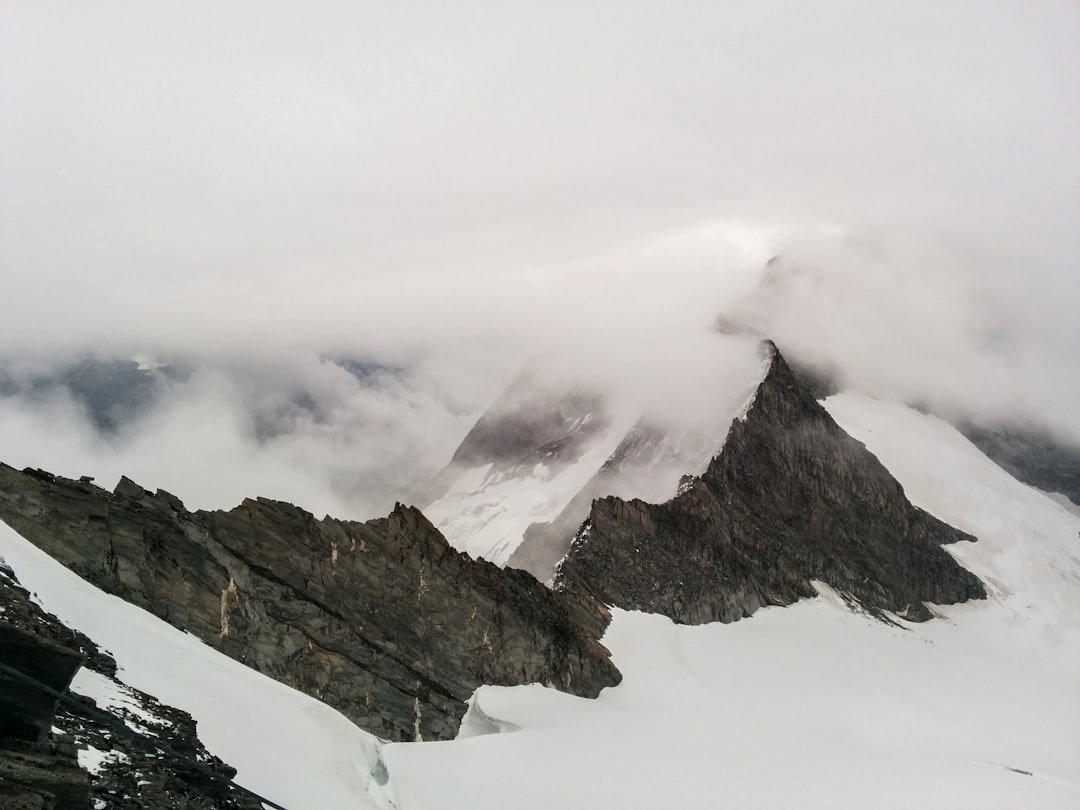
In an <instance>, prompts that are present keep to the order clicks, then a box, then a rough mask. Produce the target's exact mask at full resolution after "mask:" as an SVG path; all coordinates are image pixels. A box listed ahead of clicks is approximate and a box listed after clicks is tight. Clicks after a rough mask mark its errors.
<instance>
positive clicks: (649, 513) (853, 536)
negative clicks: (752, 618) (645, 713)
mask: <svg viewBox="0 0 1080 810" xmlns="http://www.w3.org/2000/svg"><path fill="white" fill-rule="evenodd" d="M769 346H770V349H771V351H772V353H773V360H772V364H771V366H770V369H769V372H768V374H767V375H766V377H765V380H764V381H763V382H762V384H761V386H760V387H759V388H758V391H757V394H756V397H755V399H754V403H753V405H752V406H751V407H750V409H749V412H748V413H747V415H746V417H745V418H744V419H738V420H736V421H735V422H734V423H733V424H732V426H731V430H730V432H729V434H728V437H727V440H726V442H725V443H724V447H723V449H722V451H721V452H720V454H719V455H718V456H717V457H716V458H715V459H713V461H712V463H711V464H710V465H709V467H708V469H707V470H706V471H705V473H704V475H702V476H701V477H700V478H698V479H694V480H692V481H690V482H688V483H687V484H686V485H685V486H683V487H682V488H681V491H680V494H679V495H677V496H676V497H675V498H673V499H672V500H670V501H668V502H666V503H663V504H659V505H655V504H649V503H645V502H643V501H640V500H632V501H624V500H620V499H618V498H603V499H601V500H598V501H596V502H595V503H594V504H593V507H592V511H591V513H590V515H589V518H588V520H587V521H586V523H585V524H584V526H583V527H582V529H581V531H580V532H579V533H578V536H577V537H576V538H575V540H574V543H573V545H572V547H571V550H570V552H569V553H568V554H567V556H566V558H565V559H564V560H563V562H562V564H561V566H560V569H559V572H558V574H557V575H556V579H555V584H556V588H557V589H558V590H562V591H564V592H567V593H572V594H576V595H578V596H579V597H580V596H582V595H585V594H592V595H593V596H594V597H595V598H596V599H597V600H598V601H599V602H601V603H603V604H606V605H613V606H617V607H620V608H626V609H631V610H644V611H649V612H655V613H662V614H665V615H667V616H669V617H671V618H672V619H674V620H675V621H678V622H683V623H687V624H700V623H704V622H710V621H723V622H730V621H735V620H737V619H740V618H743V617H745V616H749V615H751V614H752V613H753V612H754V611H756V610H757V609H758V608H760V607H762V606H763V605H787V604H791V603H792V602H794V601H796V600H797V599H800V598H804V597H811V596H814V595H815V594H816V591H815V589H814V587H813V584H812V582H813V581H814V580H820V581H822V582H824V583H826V584H828V585H830V586H831V587H833V588H834V589H836V590H837V591H839V592H841V593H842V594H846V595H848V596H850V597H851V598H852V599H854V600H855V601H856V602H857V603H858V604H859V605H861V606H862V607H864V608H865V609H866V610H868V611H870V612H872V613H876V614H878V615H881V614H882V613H883V612H884V611H891V612H895V613H897V614H899V615H900V616H902V617H904V618H906V619H909V620H912V621H923V620H925V619H928V618H930V617H931V615H932V614H931V612H930V610H929V609H928V607H927V606H926V603H927V602H932V603H939V604H947V603H952V602H959V601H965V600H967V599H977V598H984V597H985V595H986V594H985V590H984V588H983V586H982V583H981V582H980V581H979V580H978V578H977V577H976V576H975V575H974V574H972V573H970V572H969V571H967V570H966V569H964V568H962V567H961V566H960V565H959V564H958V563H957V562H956V561H955V560H954V559H953V558H952V557H951V556H950V555H949V554H948V553H947V552H945V551H944V550H943V549H942V548H941V547H940V546H941V545H942V544H947V543H954V542H957V541H961V540H963V541H974V540H975V538H974V537H972V536H970V535H967V534H965V533H963V532H960V531H958V530H956V529H954V528H953V527H951V526H949V525H947V524H945V523H943V522H941V521H940V520H937V519H936V518H934V517H933V516H931V515H929V514H928V513H926V512H924V511H923V510H921V509H918V508H917V507H915V506H913V505H912V504H911V503H910V502H909V501H908V499H907V497H906V496H905V495H904V491H903V488H902V487H901V486H900V484H899V483H898V482H897V481H896V480H895V479H894V478H893V477H892V476H891V475H890V474H889V472H888V471H887V470H886V469H885V467H884V466H883V465H882V464H881V463H880V462H879V461H878V460H877V458H876V457H875V456H874V455H873V454H872V453H870V451H868V450H867V449H866V447H865V446H864V445H863V444H862V443H860V442H858V441H857V440H855V439H854V438H852V437H851V436H849V435H848V434H847V433H845V432H844V431H843V430H842V429H841V428H840V427H839V426H838V425H837V424H836V422H834V421H833V419H832V417H830V416H829V414H828V413H827V412H826V411H825V410H824V408H822V407H821V406H820V405H819V404H818V403H817V402H816V401H815V400H814V398H813V396H812V395H811V393H810V392H809V391H808V390H807V389H806V388H805V387H804V386H803V385H802V384H801V383H800V382H799V380H798V379H797V378H796V377H795V375H794V374H793V373H792V371H791V369H790V368H789V367H788V365H787V363H786V362H785V361H784V359H783V357H782V356H781V355H780V353H779V352H778V351H776V348H775V346H772V345H771V344H769Z"/></svg>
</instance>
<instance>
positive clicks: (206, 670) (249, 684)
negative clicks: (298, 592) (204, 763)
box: [0, 523, 395, 810]
mask: <svg viewBox="0 0 1080 810" xmlns="http://www.w3.org/2000/svg"><path fill="white" fill-rule="evenodd" d="M0 556H2V557H3V558H5V559H6V561H7V564H8V565H10V566H11V567H12V568H13V569H14V570H15V573H16V575H17V576H18V578H19V580H20V582H21V583H22V584H23V586H24V587H25V588H27V589H28V590H30V591H31V592H33V593H35V594H36V598H37V599H38V601H39V602H40V604H41V605H42V606H43V607H44V608H45V609H46V610H48V611H50V612H51V613H54V614H56V615H57V616H58V617H59V618H60V620H61V621H63V622H64V623H65V624H67V625H68V626H70V627H73V628H75V629H78V630H81V631H82V632H84V633H86V634H87V635H88V636H90V638H92V639H93V640H94V641H95V642H97V644H98V645H100V646H101V647H102V648H103V649H106V650H108V651H109V652H110V653H112V654H113V655H114V657H115V658H116V661H117V663H118V664H119V667H120V670H119V671H118V673H117V677H118V678H119V679H120V680H121V681H123V682H124V683H126V684H129V685H130V686H133V687H135V688H137V689H141V690H142V691H144V692H147V693H149V694H151V695H154V696H155V697H157V698H158V699H159V700H161V701H163V702H165V703H168V704H170V705H173V706H176V707H178V708H181V709H184V710H186V711H187V712H189V713H190V714H191V715H192V716H193V717H194V718H195V720H196V721H197V722H198V731H199V738H200V739H201V740H202V741H203V743H204V744H205V745H206V747H207V749H209V750H210V751H211V753H214V754H216V755H218V756H219V757H221V758H222V759H223V760H225V761H226V762H227V763H229V764H230V765H232V766H233V767H235V768H236V769H237V771H238V773H237V776H236V781H237V782H238V783H239V784H241V785H243V786H244V787H247V788H249V789H251V790H254V791H255V792H257V793H259V794H260V795H262V796H265V797H266V798H268V799H271V800H273V801H274V802H277V803H278V804H281V805H283V806H284V807H287V808H289V810H304V808H308V810H323V809H324V808H340V809H341V810H345V809H346V808H349V809H350V810H355V808H371V809H372V810H374V809H376V808H377V809H378V810H387V808H392V807H394V806H395V805H394V803H393V801H392V800H391V798H390V795H389V793H388V792H387V789H386V788H385V786H384V785H383V784H380V783H381V782H385V778H384V777H385V774H384V770H383V768H384V766H383V763H382V759H381V750H382V743H381V742H380V741H379V740H378V739H376V738H375V737H373V736H372V735H370V734H367V733H366V732H363V731H361V730H360V729H358V728H357V727H356V726H354V725H353V724H352V723H350V722H349V721H348V720H346V719H345V718H344V717H343V716H342V715H340V714H338V713H337V712H336V711H334V710H333V709H331V708H329V707H328V706H325V705H323V704H322V703H319V702H318V701H316V700H314V699H312V698H309V697H307V696H306V695H303V694H301V693H300V692H297V691H295V690H293V689H290V688H288V687H286V686H283V685H282V684H279V683H277V682H276V681H273V680H271V679H270V678H267V677H265V676H263V675H260V674H259V673H257V672H255V671H254V670H252V669H248V668H247V667H245V666H244V665H242V664H240V663H238V662H236V661H233V660H232V659H230V658H227V657H225V656H224V655H222V654H221V653H218V652H217V651H215V650H212V649H211V648H209V647H207V646H206V645H205V644H203V643H202V642H200V641H198V640H197V639H196V638H194V637H193V636H189V635H187V634H185V633H182V632H180V631H179V630H176V629H174V628H173V627H171V626H170V625H168V624H166V623H165V622H163V621H161V620H159V619H157V618H156V617H154V616H152V615H150V614H149V613H146V612H145V611H143V610H142V609H140V608H137V607H134V606H132V605H129V604H128V603H126V602H124V601H122V600H120V599H117V598H116V597H113V596H109V595H108V594H105V593H103V592H101V591H99V590H98V589H97V588H95V587H93V586H92V585H90V584H88V583H86V582H84V581H83V580H81V579H79V578H78V577H77V576H75V575H74V574H72V573H71V572H70V571H68V570H67V569H66V568H64V567H63V566H62V565H60V564H59V563H57V562H56V561H55V560H53V559H52V558H50V557H48V556H47V555H46V554H45V553H44V552H42V551H40V550H39V549H37V548H36V547H35V546H33V545H31V544H30V543H29V542H27V541H26V540H24V539H23V538H22V537H20V536H19V535H18V534H17V533H16V532H15V531H14V530H13V529H11V528H10V527H8V526H7V525H6V524H4V523H0ZM105 683H106V684H107V683H108V682H105ZM76 685H77V687H78V688H79V689H80V691H82V692H83V693H84V694H89V695H90V696H92V697H94V698H96V699H98V700H99V702H100V703H101V704H102V705H105V706H109V705H112V704H113V703H115V702H117V701H118V700H120V699H121V697H122V696H117V695H116V694H115V693H114V692H115V690H113V691H110V690H109V689H108V688H106V686H103V685H102V679H100V678H96V677H95V676H94V674H93V673H80V674H79V675H78V676H76ZM84 759H85V762H84V764H91V765H92V764H95V762H96V760H94V759H93V754H92V753H88V754H85V755H83V756H81V757H80V762H83V761H84Z"/></svg>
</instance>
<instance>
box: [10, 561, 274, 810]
mask: <svg viewBox="0 0 1080 810" xmlns="http://www.w3.org/2000/svg"><path fill="white" fill-rule="evenodd" d="M0 663H2V664H3V665H4V666H3V668H2V670H0V807H4V808H12V809H13V810H16V809H18V808H40V809H41V810H86V808H87V807H91V806H92V807H95V808H99V810H108V809H109V808H116V810H121V808H124V809H125V810H126V808H131V807H140V808H145V810H166V808H168V809H169V810H172V808H177V810H179V808H194V807H203V808H210V807H213V808H220V810H254V809H255V808H260V807H262V803H261V802H259V801H257V800H256V799H255V798H254V797H253V796H250V795H248V794H247V793H245V792H243V791H242V790H238V789H237V788H236V787H235V786H233V785H232V784H230V780H231V778H232V777H233V776H235V774H236V771H235V769H233V768H231V767H229V766H228V765H226V764H225V763H223V762H222V761H221V760H220V759H217V758H216V757H214V756H212V755H210V754H209V753H208V752H207V751H206V749H205V748H204V747H203V745H202V743H201V742H200V741H199V739H198V735H197V733H196V725H195V721H194V720H192V718H191V716H190V715H189V714H187V713H186V712H183V711H180V710H179V709H175V708H172V707H170V706H165V705H163V704H161V703H160V702H158V701H157V700H155V699H154V698H152V697H151V696H149V695H146V694H144V693H142V692H139V691H138V690H135V689H132V688H131V687H129V686H127V685H125V684H122V683H120V682H119V681H118V680H116V678H115V673H116V662H115V661H114V660H113V659H112V657H110V656H109V655H108V654H107V653H104V652H102V651H101V650H99V649H98V648H97V646H96V645H95V644H94V643H93V642H92V641H91V640H90V639H89V638H87V637H86V636H85V635H83V634H81V633H78V632H76V631H74V630H71V629H70V628H68V627H67V626H65V625H64V624H63V623H61V622H60V620H59V619H57V618H56V617H55V616H53V615H52V614H50V613H46V612H45V611H44V610H42V609H41V607H39V606H38V605H37V604H36V603H34V602H33V601H32V600H31V599H30V595H29V594H28V593H27V592H26V590H25V589H23V588H22V587H21V586H20V585H19V583H18V581H17V580H16V579H15V574H14V572H12V571H10V570H6V569H4V568H0ZM84 666H85V667H86V668H87V669H89V670H91V671H93V672H95V673H97V675H98V676H99V677H100V678H101V679H102V680H107V681H108V682H109V689H110V690H112V691H114V692H115V693H116V694H122V695H123V696H124V703H125V705H126V706H128V707H129V708H128V709H127V710H125V714H124V715H120V714H112V713H106V711H105V707H99V706H97V705H96V704H95V702H94V701H93V700H92V699H91V698H89V697H87V696H85V695H81V694H79V693H78V691H77V690H76V689H73V688H72V687H71V681H72V678H73V676H74V675H75V674H76V672H78V670H79V669H80V667H84ZM16 673H18V674H16ZM21 676H28V677H29V678H31V679H33V682H31V681H29V680H26V679H24V678H23V677H21ZM41 686H44V687H46V688H48V689H49V690H51V691H53V692H58V693H63V694H64V695H65V698H66V699H65V700H64V701H63V702H61V701H60V700H59V699H58V698H57V697H55V696H54V695H52V694H49V693H47V692H46V691H44V690H43V689H42V688H41ZM114 711H115V709H114ZM135 712H137V714H136V713H135ZM91 752H92V756H91V755H90V754H91ZM84 755H86V756H85V761H86V762H87V767H86V768H83V767H80V764H79V760H80V757H82V756H84ZM91 763H92V764H91Z"/></svg>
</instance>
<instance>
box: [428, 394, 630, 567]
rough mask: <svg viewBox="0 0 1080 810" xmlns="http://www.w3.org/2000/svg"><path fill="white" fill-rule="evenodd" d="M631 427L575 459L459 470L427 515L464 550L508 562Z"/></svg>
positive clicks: (607, 433)
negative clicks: (528, 532) (535, 526)
mask: <svg viewBox="0 0 1080 810" xmlns="http://www.w3.org/2000/svg"><path fill="white" fill-rule="evenodd" d="M588 416H589V415H588V414H587V415H586V416H585V417H575V418H571V419H570V420H569V423H568V424H567V426H566V429H567V432H568V433H577V432H579V431H580V427H581V426H580V425H578V424H575V421H576V422H580V421H582V420H584V419H587V418H588ZM626 429H627V426H626V425H625V424H617V425H616V426H613V427H609V428H607V429H605V430H603V431H601V432H600V433H599V434H598V435H596V436H594V437H591V439H590V440H589V442H588V444H587V446H586V448H585V449H584V451H583V453H582V454H581V455H580V456H579V457H578V458H576V459H573V460H572V461H569V462H566V461H563V462H561V463H559V462H554V463H553V462H551V461H549V462H547V463H545V462H544V461H539V460H538V461H535V462H533V463H530V464H525V465H513V466H510V467H508V466H507V465H504V464H498V463H496V462H488V463H486V464H482V465H480V466H476V467H462V468H458V469H454V470H453V471H452V472H453V476H451V481H452V483H450V485H449V487H448V488H447V490H446V492H445V493H444V494H443V495H442V496H441V497H440V498H439V499H438V500H435V501H433V502H432V503H430V504H428V505H427V506H425V507H424V509H423V511H424V514H425V515H426V516H427V518H428V519H429V520H430V521H431V522H432V523H434V524H435V526H436V527H437V528H438V529H439V531H441V532H442V533H443V534H444V535H445V536H446V539H447V540H448V541H449V542H450V543H451V545H453V546H454V547H455V548H457V549H458V550H459V551H464V552H466V553H468V554H471V555H472V556H473V557H483V558H484V559H485V560H490V561H491V562H493V563H495V564H497V565H503V564H505V563H506V561H507V559H509V557H510V555H511V554H512V553H513V551H514V549H515V548H517V546H518V544H519V543H520V542H521V538H522V536H523V534H524V533H525V529H527V528H528V527H529V526H530V525H531V524H533V523H540V522H544V521H548V520H552V519H553V518H554V517H555V516H556V515H558V514H559V512H560V511H562V509H563V507H565V506H566V504H567V503H569V502H570V499H571V498H573V497H574V495H576V494H577V493H578V492H579V491H580V490H581V488H582V487H583V486H585V484H586V483H587V482H588V481H589V479H591V478H592V477H593V476H594V475H595V474H596V472H597V471H598V470H599V469H600V467H601V465H602V464H603V463H604V462H605V461H606V460H607V459H608V457H609V456H610V455H611V454H612V452H614V450H615V448H616V447H617V446H618V443H619V440H620V439H621V438H622V435H623V433H625V431H626Z"/></svg>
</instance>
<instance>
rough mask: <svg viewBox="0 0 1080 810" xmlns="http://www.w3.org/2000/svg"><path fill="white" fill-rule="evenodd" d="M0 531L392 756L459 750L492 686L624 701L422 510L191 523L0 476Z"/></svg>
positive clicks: (265, 503) (147, 501) (514, 588)
mask: <svg viewBox="0 0 1080 810" xmlns="http://www.w3.org/2000/svg"><path fill="white" fill-rule="evenodd" d="M0 518H2V519H3V520H5V521H6V522H7V523H9V524H10V525H11V526H12V527H13V528H15V529H16V530H17V531H19V532H20V533H21V534H22V535H23V536H24V537H26V538H27V539H29V540H30V541H31V542H33V543H35V544H36V545H38V546H40V547H41V548H42V549H44V550H45V551H46V552H47V553H49V554H50V555H52V556H53V557H54V558H55V559H57V560H59V561H60V562H61V563H63V564H64V565H66V566H67V567H69V568H70V569H72V570H73V571H74V572H75V573H77V574H79V575H80V576H82V577H83V578H85V579H87V580H89V581H90V582H92V583H94V584H95V585H97V586H98V587H100V588H102V589H103V590H105V591H107V592H109V593H113V594H116V595H117V596H120V597H122V598H124V599H126V600H127V601H129V602H132V603H133V604H136V605H138V606H140V607H142V608H144V609H146V610H148V611H150V612H151V613H154V614H155V615H157V616H159V617H160V618H162V619H164V620H166V621H168V622H169V623H170V624H172V625H174V626H176V627H178V628H180V629H182V630H187V631H188V632H191V633H192V634H194V635H195V636H197V637H199V638H200V639H202V640H203V641H205V642H206V643H208V644H210V645H211V646H213V647H215V648H217V649H219V650H221V651H222V652H224V653H226V654H227V655H230V656H231V657H233V658H235V659H237V660H239V661H241V662H243V663H245V664H247V665H249V666H251V667H253V668H255V669H257V670H258V671H260V672H263V673H265V674H267V675H269V676H271V677H273V678H276V679H277V680H280V681H283V682H284V683H287V684H289V685H290V686H293V687H295V688H297V689H300V690H301V691H304V692H306V693H307V694H309V695H312V696H314V697H317V698H319V699H321V700H323V701H324V702H326V703H328V704H329V705H331V706H333V707H334V708H336V709H338V710H339V711H341V712H342V713H343V714H345V715H346V716H347V717H349V718H350V719H352V720H353V721H354V722H356V723H357V725H359V726H361V727H362V728H365V729H368V730H370V731H372V732H373V733H375V734H377V735H379V736H381V737H384V738H388V739H393V740H411V739H415V738H417V737H423V738H425V739H432V738H434V739H446V738H449V737H453V736H454V734H455V733H456V731H457V726H458V722H459V721H460V718H461V716H462V715H463V714H464V711H465V708H466V707H465V703H464V701H465V700H467V699H468V698H469V696H470V695H471V694H472V692H473V690H474V689H475V688H476V687H477V686H479V685H481V684H483V683H491V684H506V685H510V684H519V683H530V682H534V681H538V682H541V683H544V684H548V685H551V686H554V687H557V688H559V689H562V690H565V691H569V692H572V693H574V694H577V695H584V696H595V695H597V694H598V693H599V692H600V690H601V689H602V688H603V687H605V686H609V685H613V684H615V683H618V681H619V680H620V675H619V673H618V671H617V670H616V669H615V667H614V666H613V665H612V664H611V662H610V658H609V653H608V651H607V650H606V649H605V648H604V647H602V646H601V645H600V644H599V642H598V641H597V639H598V638H599V633H596V634H590V633H588V632H586V631H585V630H583V629H582V627H580V626H579V625H578V624H576V623H575V621H574V619H573V618H572V616H578V615H581V616H589V617H590V622H591V624H590V626H591V627H598V628H600V632H602V629H603V628H604V627H606V624H607V622H608V620H609V617H608V615H607V612H606V610H604V609H603V608H600V607H582V606H580V605H575V604H572V596H571V595H568V594H553V593H552V592H550V591H548V590H547V589H546V588H544V587H543V586H542V585H541V584H540V583H539V582H537V581H536V580H535V579H533V578H532V577H530V576H529V575H528V574H526V573H524V572H521V571H503V570H500V569H499V568H497V567H496V566H494V565H492V564H490V563H486V562H484V561H474V560H472V559H471V558H469V557H468V556H467V555H464V554H461V553H459V552H456V551H454V550H453V549H451V548H450V547H449V546H448V545H447V543H446V541H445V539H444V538H443V537H442V535H441V534H439V532H438V531H437V530H436V529H435V528H434V527H433V526H432V525H431V524H430V523H429V522H428V521H427V519H426V518H425V517H424V516H423V515H422V514H421V513H420V512H419V511H418V510H416V509H414V508H410V507H404V506H401V505H398V507H396V508H395V510H394V511H393V513H392V514H391V515H390V516H389V517H387V518H381V519H378V520H372V521H368V522H366V523H357V522H349V521H339V520H333V519H330V518H326V519H324V520H316V519H315V518H314V517H313V516H312V515H311V514H310V513H308V512H305V511H303V510H301V509H298V508H296V507H294V506H291V505H289V504H285V503H280V502H276V501H269V500H265V499H258V500H247V501H245V502H244V503H243V504H241V505H240V506H238V507H236V508H235V509H233V510H231V511H229V512H220V511H218V512H203V511H199V512H194V513H192V512H188V511H187V510H186V509H184V507H183V504H181V503H180V501H179V500H178V499H177V498H175V497H174V496H172V495H169V494H168V493H166V492H162V491H158V492H157V493H156V494H151V493H149V492H147V491H145V490H143V489H142V488H141V487H139V486H138V485H137V484H135V483H133V482H131V481H129V480H128V479H126V478H125V479H122V480H121V482H120V483H119V484H118V485H117V487H116V491H115V492H113V493H108V492H106V491H104V490H102V489H100V488H98V487H96V486H94V485H93V484H91V483H89V482H80V481H71V480H68V479H63V478H58V477H54V476H51V475H49V474H47V473H40V472H32V471H26V472H18V471H16V470H14V469H12V468H10V467H7V466H5V465H0Z"/></svg>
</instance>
